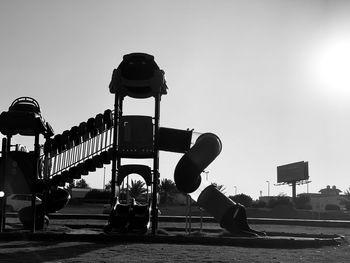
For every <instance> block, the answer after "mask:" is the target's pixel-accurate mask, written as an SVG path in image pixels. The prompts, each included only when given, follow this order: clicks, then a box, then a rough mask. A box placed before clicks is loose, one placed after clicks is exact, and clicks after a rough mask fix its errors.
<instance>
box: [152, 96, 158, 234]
mask: <svg viewBox="0 0 350 263" xmlns="http://www.w3.org/2000/svg"><path fill="white" fill-rule="evenodd" d="M154 116H155V121H154V126H155V127H154V129H155V130H154V157H153V187H152V190H153V191H152V234H153V235H155V234H156V231H157V228H158V184H159V177H160V174H159V149H158V146H157V143H156V142H158V133H159V116H160V93H159V94H157V97H155V114H154Z"/></svg>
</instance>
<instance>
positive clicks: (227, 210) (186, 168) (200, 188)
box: [174, 133, 264, 236]
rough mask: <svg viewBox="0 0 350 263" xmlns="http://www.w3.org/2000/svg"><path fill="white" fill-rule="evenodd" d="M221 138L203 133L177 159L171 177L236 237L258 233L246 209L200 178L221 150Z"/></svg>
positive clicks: (179, 187) (180, 188) (258, 234)
mask: <svg viewBox="0 0 350 263" xmlns="http://www.w3.org/2000/svg"><path fill="white" fill-rule="evenodd" d="M221 148H222V145H221V141H220V139H219V138H218V137H217V136H216V135H215V134H213V133H204V134H202V135H200V136H199V137H198V139H197V140H196V142H195V144H194V145H193V146H192V147H191V148H190V149H189V151H187V152H186V153H185V154H184V155H183V157H182V158H181V159H180V161H179V162H178V164H177V166H176V168H175V173H174V180H175V183H176V186H177V188H178V189H179V190H180V191H182V192H184V193H188V194H189V195H190V196H191V198H192V199H194V201H196V202H197V203H198V205H199V206H200V207H201V208H203V209H204V210H205V211H206V212H208V213H209V214H210V215H212V216H213V217H214V218H215V219H216V220H217V221H218V222H219V223H220V226H221V227H222V228H224V229H226V230H228V231H229V232H230V233H231V234H233V235H237V236H260V235H264V233H262V232H258V231H255V230H253V229H251V228H250V227H249V225H248V223H247V216H246V212H245V208H244V207H243V206H242V205H240V204H237V203H235V202H233V201H232V200H231V199H230V198H228V197H227V196H225V195H224V194H223V193H222V192H220V191H219V190H218V189H217V188H216V187H215V186H214V185H212V184H210V183H208V182H207V181H204V180H202V177H201V173H202V172H203V171H204V169H205V168H206V167H207V166H208V165H209V164H210V163H211V162H212V161H214V160H215V158H216V157H217V156H218V155H219V154H220V152H221Z"/></svg>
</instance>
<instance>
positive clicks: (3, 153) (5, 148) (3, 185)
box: [0, 138, 7, 233]
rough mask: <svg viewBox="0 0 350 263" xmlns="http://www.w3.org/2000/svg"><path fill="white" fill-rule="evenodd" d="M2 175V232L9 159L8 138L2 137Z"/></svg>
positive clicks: (0, 212)
mask: <svg viewBox="0 0 350 263" xmlns="http://www.w3.org/2000/svg"><path fill="white" fill-rule="evenodd" d="M1 151H2V154H1V159H2V176H1V178H0V191H2V192H4V196H2V197H0V201H1V203H0V205H1V206H0V216H1V219H0V232H1V233H2V232H3V231H4V229H5V219H6V217H5V212H6V211H5V208H6V193H5V180H6V179H5V176H6V159H7V140H6V138H3V139H2V150H1Z"/></svg>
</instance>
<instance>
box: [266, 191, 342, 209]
mask: <svg viewBox="0 0 350 263" xmlns="http://www.w3.org/2000/svg"><path fill="white" fill-rule="evenodd" d="M341 192H342V191H341V190H339V189H338V188H337V187H336V186H335V185H334V186H332V187H330V186H329V185H327V187H326V188H323V189H321V190H320V191H318V193H307V194H306V193H304V194H303V195H306V196H309V197H310V205H311V206H312V210H313V211H320V212H321V211H325V210H326V206H327V205H337V206H339V207H340V209H345V205H344V204H342V200H343V199H344V198H345V196H344V195H341V194H340V193H341ZM274 197H276V196H260V197H259V201H263V202H265V203H266V204H268V203H269V201H270V200H271V199H272V198H274Z"/></svg>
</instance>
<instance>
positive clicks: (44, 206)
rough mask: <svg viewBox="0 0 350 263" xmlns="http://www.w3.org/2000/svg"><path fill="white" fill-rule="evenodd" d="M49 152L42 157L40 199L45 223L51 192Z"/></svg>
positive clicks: (47, 137)
mask: <svg viewBox="0 0 350 263" xmlns="http://www.w3.org/2000/svg"><path fill="white" fill-rule="evenodd" d="M45 140H46V142H47V141H48V140H50V137H49V136H45ZM50 157H51V156H50V151H49V152H46V153H45V155H44V171H43V181H44V189H43V199H42V211H41V212H42V215H41V216H42V218H43V220H44V222H45V215H46V214H47V213H46V211H47V201H48V198H49V194H50V190H51V185H50V167H49V165H50V163H49V160H50Z"/></svg>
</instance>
